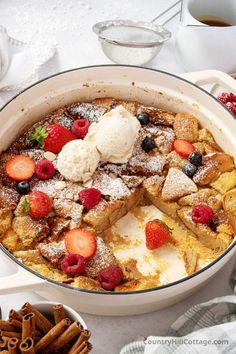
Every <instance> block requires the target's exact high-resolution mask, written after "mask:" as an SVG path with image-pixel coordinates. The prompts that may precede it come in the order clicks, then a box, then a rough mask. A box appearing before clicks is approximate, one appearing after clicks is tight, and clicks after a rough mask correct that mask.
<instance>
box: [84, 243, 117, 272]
mask: <svg viewBox="0 0 236 354" xmlns="http://www.w3.org/2000/svg"><path fill="white" fill-rule="evenodd" d="M116 264H117V261H116V258H115V256H114V255H113V254H112V253H111V251H110V250H109V248H108V247H107V246H106V245H105V243H104V241H103V239H102V238H101V237H97V250H96V253H95V255H94V256H93V258H92V259H91V260H90V261H89V262H88V263H87V265H86V270H85V271H86V275H87V276H89V277H91V278H96V277H97V275H98V272H99V271H100V270H102V269H104V268H107V267H109V266H111V265H116Z"/></svg>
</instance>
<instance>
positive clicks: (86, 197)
mask: <svg viewBox="0 0 236 354" xmlns="http://www.w3.org/2000/svg"><path fill="white" fill-rule="evenodd" d="M101 198H102V194H101V192H100V190H98V189H96V188H87V189H83V190H82V191H81V192H79V200H80V201H81V203H82V204H83V206H84V207H85V208H86V209H92V208H94V207H95V206H96V205H97V204H98V203H99V202H100V200H101Z"/></svg>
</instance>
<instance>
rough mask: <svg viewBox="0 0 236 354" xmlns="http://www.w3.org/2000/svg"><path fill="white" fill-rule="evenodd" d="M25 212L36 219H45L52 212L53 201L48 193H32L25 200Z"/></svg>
mask: <svg viewBox="0 0 236 354" xmlns="http://www.w3.org/2000/svg"><path fill="white" fill-rule="evenodd" d="M23 210H24V212H25V213H30V215H32V216H33V217H34V218H36V219H41V218H44V217H45V216H47V215H48V214H49V213H50V212H51V210H52V200H51V198H50V197H49V196H48V195H47V194H46V193H43V192H38V191H37V192H32V193H30V194H29V195H28V198H25V199H24V201H23Z"/></svg>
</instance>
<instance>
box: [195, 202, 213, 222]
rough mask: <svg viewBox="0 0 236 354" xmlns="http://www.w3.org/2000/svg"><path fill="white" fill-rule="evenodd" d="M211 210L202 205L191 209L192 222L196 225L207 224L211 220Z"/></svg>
mask: <svg viewBox="0 0 236 354" xmlns="http://www.w3.org/2000/svg"><path fill="white" fill-rule="evenodd" d="M213 216H214V213H213V210H212V209H211V208H210V207H209V206H208V205H204V204H200V205H196V206H195V207H193V209H192V220H193V222H195V223H196V224H207V223H209V222H211V221H212V220H213Z"/></svg>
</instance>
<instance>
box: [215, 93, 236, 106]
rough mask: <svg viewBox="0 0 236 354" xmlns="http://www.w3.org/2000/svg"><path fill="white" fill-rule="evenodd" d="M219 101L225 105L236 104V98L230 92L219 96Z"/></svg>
mask: <svg viewBox="0 0 236 354" xmlns="http://www.w3.org/2000/svg"><path fill="white" fill-rule="evenodd" d="M218 100H219V101H220V102H222V103H224V104H226V103H228V102H236V96H235V95H234V94H233V93H232V92H230V93H228V92H222V93H221V94H220V95H219V96H218Z"/></svg>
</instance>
